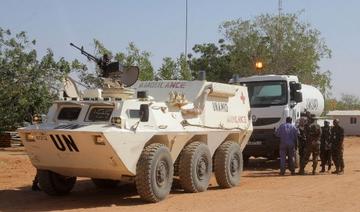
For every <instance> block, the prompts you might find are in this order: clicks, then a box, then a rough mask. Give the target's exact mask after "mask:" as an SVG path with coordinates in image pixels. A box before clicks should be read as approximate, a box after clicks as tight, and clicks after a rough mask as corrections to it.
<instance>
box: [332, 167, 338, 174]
mask: <svg viewBox="0 0 360 212" xmlns="http://www.w3.org/2000/svg"><path fill="white" fill-rule="evenodd" d="M331 174H339V168H336V170H335V171H333V172H331Z"/></svg>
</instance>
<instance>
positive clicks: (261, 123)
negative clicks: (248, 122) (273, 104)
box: [253, 118, 280, 126]
mask: <svg viewBox="0 0 360 212" xmlns="http://www.w3.org/2000/svg"><path fill="white" fill-rule="evenodd" d="M279 121H280V118H258V119H256V121H255V122H253V126H264V125H269V124H274V123H276V122H279Z"/></svg>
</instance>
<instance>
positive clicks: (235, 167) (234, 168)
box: [230, 154, 240, 176]
mask: <svg viewBox="0 0 360 212" xmlns="http://www.w3.org/2000/svg"><path fill="white" fill-rule="evenodd" d="M239 169H240V159H239V157H238V156H237V155H236V154H235V155H233V156H232V157H231V159H230V173H231V175H232V176H235V175H236V174H237V173H238V172H239Z"/></svg>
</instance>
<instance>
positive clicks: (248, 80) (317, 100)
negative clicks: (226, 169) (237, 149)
mask: <svg viewBox="0 0 360 212" xmlns="http://www.w3.org/2000/svg"><path fill="white" fill-rule="evenodd" d="M230 83H240V84H241V85H246V86H247V87H248V92H249V100H250V107H251V113H252V115H251V118H252V123H253V127H254V131H253V134H252V136H251V138H250V141H249V142H248V144H247V146H246V147H245V150H244V151H243V154H244V161H245V163H246V162H247V160H248V158H249V157H250V156H254V157H266V158H269V159H275V158H278V156H279V138H277V137H276V136H275V135H274V132H275V129H277V128H278V127H279V126H280V124H282V123H284V122H285V119H286V117H288V116H290V117H292V119H293V122H296V121H297V120H298V119H299V118H300V115H301V113H303V112H305V110H307V111H309V112H310V113H311V114H315V115H316V116H320V115H321V113H322V112H323V110H324V97H323V95H322V94H321V92H320V91H319V90H318V89H317V88H315V87H313V86H310V85H305V84H300V82H299V80H298V77H297V76H293V75H257V76H251V77H244V78H233V79H231V80H230Z"/></svg>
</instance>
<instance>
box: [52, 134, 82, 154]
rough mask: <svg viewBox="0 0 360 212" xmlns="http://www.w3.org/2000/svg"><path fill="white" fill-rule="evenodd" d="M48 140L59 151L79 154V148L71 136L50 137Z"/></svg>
mask: <svg viewBox="0 0 360 212" xmlns="http://www.w3.org/2000/svg"><path fill="white" fill-rule="evenodd" d="M50 138H51V140H52V142H53V143H54V145H55V147H56V149H58V150H59V151H62V152H64V151H70V152H79V148H78V147H77V145H76V143H75V141H74V139H73V138H72V137H71V135H50Z"/></svg>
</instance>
